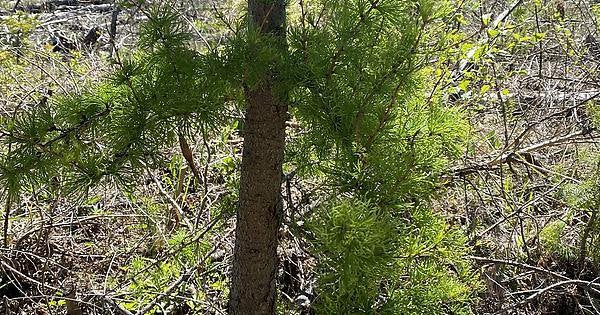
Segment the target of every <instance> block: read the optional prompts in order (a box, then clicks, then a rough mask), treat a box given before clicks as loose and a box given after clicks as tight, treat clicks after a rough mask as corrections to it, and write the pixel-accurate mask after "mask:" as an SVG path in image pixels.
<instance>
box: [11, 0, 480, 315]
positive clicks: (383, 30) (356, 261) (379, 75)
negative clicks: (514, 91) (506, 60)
mask: <svg viewBox="0 0 600 315" xmlns="http://www.w3.org/2000/svg"><path fill="white" fill-rule="evenodd" d="M446 4H447V3H446V2H444V1H434V0H416V1H412V0H411V1H409V0H351V1H348V0H300V1H299V2H298V3H297V4H296V5H292V4H290V3H286V2H285V1H283V0H249V1H248V18H247V21H246V23H243V24H242V25H240V26H239V28H238V29H237V30H236V32H235V34H233V35H232V36H231V38H229V41H227V42H226V43H224V44H223V46H221V47H217V48H214V49H210V50H207V51H196V50H193V49H191V48H190V45H189V41H190V38H191V37H190V35H189V33H188V30H187V28H186V24H185V23H183V22H182V20H181V19H180V17H179V15H178V14H177V12H175V11H174V10H172V9H170V8H169V6H168V5H159V6H156V7H154V8H153V9H152V10H151V12H149V14H148V17H149V19H148V22H147V23H145V24H144V25H143V27H142V30H141V32H140V39H139V45H138V46H139V49H138V50H137V51H135V52H133V53H131V54H130V55H128V56H118V55H117V57H116V60H115V63H116V70H115V71H114V72H113V73H112V74H111V75H110V76H108V77H107V78H106V80H104V81H103V83H102V84H100V85H98V86H89V87H87V88H86V89H84V90H83V91H73V92H72V93H70V94H63V95H57V96H54V97H52V98H51V100H50V101H49V102H47V103H46V104H40V105H39V106H34V107H32V108H30V109H29V110H26V111H22V112H19V113H18V114H17V115H15V116H14V117H12V118H10V119H7V120H6V121H4V126H3V129H4V130H5V131H4V134H5V137H4V138H5V142H4V145H5V148H6V150H5V151H3V152H2V156H1V160H0V181H1V183H2V186H3V187H6V189H5V191H6V193H5V196H6V198H7V200H8V202H9V203H12V202H15V201H16V200H18V198H19V196H20V194H22V193H23V192H24V191H26V190H29V189H32V188H34V187H41V186H43V185H44V184H45V183H49V182H53V181H59V182H60V183H61V193H62V194H64V195H67V196H77V195H82V194H84V193H85V192H86V190H87V189H88V188H89V187H92V186H94V185H98V184H99V183H102V182H107V181H112V182H115V183H118V184H120V185H121V186H122V187H127V186H129V185H132V184H135V177H136V175H137V174H139V173H140V172H142V171H144V170H145V169H147V168H155V167H159V166H160V165H161V163H163V161H162V155H161V152H162V150H163V149H165V148H168V147H171V146H173V145H174V143H176V142H177V141H179V142H182V139H189V138H190V137H191V135H192V134H194V131H196V130H201V131H202V134H203V135H207V134H209V133H210V132H211V131H214V130H218V129H219V128H221V127H222V126H223V125H225V124H227V123H228V122H229V118H228V115H227V112H228V111H229V110H231V108H232V107H235V108H238V109H242V110H244V111H245V113H246V114H245V120H244V121H245V123H244V129H243V136H244V149H243V157H242V158H243V161H242V167H241V179H240V195H239V209H238V213H237V225H236V246H235V254H234V263H233V274H232V278H231V296H230V305H229V312H230V313H232V314H273V313H274V312H275V304H276V303H275V301H276V290H275V288H276V287H275V283H276V273H277V252H276V250H277V242H278V240H277V231H278V229H279V227H280V221H281V211H282V201H281V197H280V189H281V181H282V175H283V173H282V165H283V164H284V162H285V163H286V164H287V165H286V167H290V168H291V169H294V170H295V171H294V172H295V173H296V174H297V175H298V176H302V177H303V178H304V179H307V180H310V181H311V182H317V183H320V184H321V185H324V187H327V188H326V189H322V190H321V191H320V192H319V193H320V194H321V195H322V199H323V200H325V201H324V202H322V204H320V205H318V206H317V207H316V208H315V209H313V210H314V213H315V214H314V215H313V216H312V217H311V218H310V224H309V227H310V229H311V230H310V231H308V232H306V233H307V237H308V238H309V239H310V240H311V242H312V244H313V245H314V248H313V250H314V256H315V257H317V258H318V259H319V268H318V275H319V285H320V286H319V291H318V293H319V296H318V298H317V303H316V307H317V310H318V311H319V312H320V313H325V314H349V313H385V314H388V313H402V314H407V313H418V312H425V311H428V313H431V314H434V313H443V312H445V311H446V310H447V308H450V309H452V310H453V311H456V312H462V311H465V309H467V308H468V307H467V306H466V303H467V301H468V298H469V294H470V289H469V284H470V283H469V281H468V278H469V274H468V273H469V268H468V265H467V264H466V263H465V261H464V259H463V256H464V252H465V249H464V246H462V243H463V240H462V238H461V236H460V234H459V233H457V232H456V231H454V230H452V229H451V228H449V227H447V225H446V224H445V223H444V221H443V220H441V219H440V218H439V217H437V216H436V215H435V214H433V213H432V211H431V209H430V206H429V201H430V199H431V198H432V197H433V196H434V195H435V191H436V189H437V188H438V178H439V175H440V174H441V172H442V171H443V169H444V167H445V165H446V163H447V161H448V160H449V159H451V158H453V157H455V156H456V155H457V153H458V152H460V147H461V145H462V144H463V143H464V139H465V134H466V130H467V128H466V125H465V123H464V121H463V119H462V118H461V115H460V112H459V111H458V110H457V109H454V108H447V107H445V106H444V105H443V104H442V103H441V102H440V96H439V95H437V94H430V95H429V96H428V95H427V87H428V85H429V84H430V83H431V77H432V76H433V75H432V73H433V71H432V70H431V69H428V63H429V62H430V61H431V60H432V58H433V56H434V54H435V53H436V52H437V51H439V50H440V49H442V48H443V45H444V38H443V36H442V35H443V22H444V18H445V17H446V16H447V15H448V12H449V8H448V7H447V6H446ZM286 10H287V11H288V12H287V14H286ZM286 17H289V22H288V24H286V22H285V20H286ZM290 117H292V119H293V120H295V121H297V122H298V123H299V124H300V125H301V126H302V128H303V133H302V134H293V135H291V137H290V139H289V141H288V144H287V146H286V140H285V123H286V121H287V120H289V119H290ZM284 151H285V152H286V154H285V157H284ZM6 215H8V213H7V214H6ZM5 222H8V221H5ZM448 266H452V268H449V267H448ZM450 269H454V271H452V270H450ZM452 273H455V274H454V275H453V274H452ZM449 274H450V275H449ZM407 279H408V280H407Z"/></svg>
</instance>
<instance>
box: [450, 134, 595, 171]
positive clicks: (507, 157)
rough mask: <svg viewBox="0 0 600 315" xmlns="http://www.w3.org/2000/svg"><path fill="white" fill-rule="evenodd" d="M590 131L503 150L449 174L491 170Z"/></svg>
mask: <svg viewBox="0 0 600 315" xmlns="http://www.w3.org/2000/svg"><path fill="white" fill-rule="evenodd" d="M590 132H591V131H590V130H579V131H576V132H573V133H570V134H567V135H564V136H559V137H556V138H552V139H548V140H546V141H542V142H539V143H536V144H533V145H530V146H527V147H525V148H522V149H519V150H509V151H506V150H504V151H502V152H500V153H498V154H496V157H495V158H491V159H488V160H487V161H485V162H481V163H473V164H471V165H469V166H466V167H461V168H456V169H453V170H451V171H450V174H452V176H464V175H468V174H471V173H476V172H478V171H481V170H492V169H494V168H495V167H497V166H500V165H501V164H504V163H507V162H510V161H513V160H515V159H518V158H519V157H522V156H528V155H530V154H531V153H534V152H536V151H539V150H541V149H545V148H549V147H554V146H558V145H562V144H565V143H570V142H572V141H576V140H579V139H580V137H583V136H586V135H589V134H590Z"/></svg>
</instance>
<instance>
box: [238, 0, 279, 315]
mask: <svg viewBox="0 0 600 315" xmlns="http://www.w3.org/2000/svg"><path fill="white" fill-rule="evenodd" d="M248 13H249V19H250V21H249V22H250V28H251V31H256V30H258V31H259V32H260V33H262V34H263V35H264V34H268V35H269V36H273V37H272V38H275V39H276V40H277V41H278V42H280V43H281V49H282V53H283V52H284V51H283V50H284V49H285V1H284V0H249V1H248ZM275 77H276V73H275V72H274V73H270V74H267V75H265V77H264V78H263V80H262V81H261V83H259V84H258V85H257V86H255V87H251V88H249V89H247V91H246V103H247V104H246V106H247V108H246V117H245V128H244V149H243V153H242V170H241V178H240V197H239V198H240V199H239V209H238V213H237V225H236V238H235V250H234V261H233V274H232V280H231V281H232V283H231V293H230V298H229V313H230V314H242V315H255V314H256V315H259V314H274V313H275V297H276V287H275V282H276V274H277V232H278V229H279V222H280V212H281V197H280V192H281V174H282V163H283V154H284V149H285V121H286V120H287V116H288V114H287V103H286V100H285V97H282V96H280V95H279V96H278V95H276V93H275V91H274V86H273V84H274V82H275V81H276V80H277V79H276V78H275Z"/></svg>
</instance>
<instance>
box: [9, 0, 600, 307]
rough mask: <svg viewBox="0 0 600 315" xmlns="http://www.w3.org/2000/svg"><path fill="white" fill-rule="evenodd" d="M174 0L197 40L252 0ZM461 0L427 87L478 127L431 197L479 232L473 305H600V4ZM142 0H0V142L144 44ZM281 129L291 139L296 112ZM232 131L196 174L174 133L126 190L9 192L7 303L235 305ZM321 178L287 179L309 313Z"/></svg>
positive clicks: (196, 146) (299, 290)
mask: <svg viewBox="0 0 600 315" xmlns="http://www.w3.org/2000/svg"><path fill="white" fill-rule="evenodd" d="M172 5H173V7H175V8H177V9H178V10H179V12H180V13H181V15H182V16H183V17H184V18H185V20H186V21H187V23H188V26H189V28H190V30H192V34H193V37H194V40H195V42H196V43H197V45H198V46H201V45H202V43H203V42H205V41H209V42H218V41H220V40H223V39H224V38H226V37H227V36H228V33H229V32H231V25H233V24H235V23H234V22H235V20H236V19H237V17H238V16H239V14H240V12H242V11H243V9H244V3H243V2H236V1H202V0H181V1H173V2H172ZM453 9H454V11H453V12H452V13H451V18H450V19H448V23H447V25H446V29H445V31H446V32H448V34H450V35H449V36H448V37H449V39H450V41H451V43H452V44H450V45H447V46H446V48H445V50H443V51H440V52H439V53H438V54H437V56H436V58H435V59H432V60H431V64H432V66H433V67H432V71H431V73H430V76H431V77H432V78H435V80H434V83H435V84H433V85H432V87H431V89H432V91H428V93H431V95H434V94H440V95H442V98H443V101H444V102H445V103H447V104H449V106H457V107H458V108H460V109H461V113H463V114H464V115H465V117H466V118H467V119H468V122H469V125H470V128H469V131H468V133H469V135H468V144H467V145H466V146H465V147H464V152H462V157H461V158H460V159H457V160H455V161H452V163H451V165H450V166H449V167H448V169H447V170H446V171H445V173H444V174H443V176H442V178H441V184H440V185H439V187H438V189H437V191H438V193H437V195H436V196H435V198H434V200H433V208H434V210H435V212H436V213H438V214H440V215H441V216H442V217H443V218H445V220H446V223H444V224H442V225H441V226H442V228H443V229H444V228H448V229H450V227H452V228H457V229H459V230H460V232H461V234H462V235H463V236H464V241H465V243H466V244H467V245H468V247H467V248H468V250H467V251H466V252H465V253H461V255H463V256H464V257H466V258H467V260H468V261H469V262H470V263H471V264H472V266H471V271H472V275H471V280H470V281H472V282H469V283H468V284H467V286H468V287H469V288H470V290H471V291H470V293H469V294H468V295H469V300H468V301H466V303H467V304H468V305H469V306H468V309H469V310H470V311H471V312H472V313H475V314H492V313H497V312H500V313H510V314H600V311H599V310H600V294H599V290H600V281H599V278H600V214H599V213H598V211H600V209H599V207H600V182H599V178H600V168H599V167H600V156H599V155H598V130H597V123H600V112H599V111H598V109H597V99H598V97H599V96H600V76H599V75H600V74H599V72H598V71H599V65H600V42H598V40H600V34H598V31H599V30H600V28H599V27H600V26H599V24H598V19H599V18H600V3H596V1H563V0H533V1H521V0H519V1H516V2H509V1H491V0H464V1H457V0H455V1H453ZM142 11H143V8H142V6H135V5H133V6H125V5H122V4H120V3H113V1H104V0H91V1H76V0H51V1H42V2H39V1H30V0H24V1H0V123H2V126H3V127H0V140H2V139H3V137H4V136H5V135H6V133H5V129H3V128H4V124H5V123H6V122H7V121H9V120H10V117H13V116H14V115H16V114H15V113H17V112H19V111H20V110H23V109H26V108H28V107H33V106H38V105H39V104H43V103H44V102H47V101H48V99H49V98H51V96H52V95H54V94H60V93H61V92H63V91H69V90H77V89H79V88H80V87H81V86H84V85H88V84H90V83H94V82H97V81H99V80H100V79H101V78H102V77H103V76H104V75H106V73H107V72H108V71H109V70H108V69H110V68H111V63H110V58H111V57H112V56H114V55H115V54H116V53H117V51H123V50H127V49H133V47H134V46H135V43H136V40H137V37H138V32H139V25H140V23H141V22H143V21H145V19H146V16H145V15H144V14H143V12H142ZM232 115H233V116H235V115H238V116H239V115H241V114H240V113H232ZM288 129H289V130H290V131H289V134H291V135H292V136H291V137H292V138H293V134H294V133H296V132H297V133H301V132H302V125H298V124H294V123H291V124H290V125H289V126H288ZM238 131H239V127H238V125H237V124H236V123H233V124H231V125H230V126H229V127H228V128H224V129H223V130H221V131H220V133H215V134H212V135H210V136H209V139H208V140H207V141H204V142H203V141H199V142H196V141H190V146H191V151H193V152H194V154H195V159H196V162H197V164H198V165H199V166H200V170H199V171H200V174H199V175H198V176H194V174H193V172H192V171H191V170H190V169H189V168H188V167H187V165H186V162H185V160H184V158H183V157H182V156H181V154H180V152H179V148H178V147H177V146H174V147H173V148H172V150H168V151H165V152H163V155H164V156H165V157H166V159H167V160H168V161H169V163H167V164H166V165H165V167H163V168H162V169H160V170H158V171H157V170H152V171H151V170H148V171H147V172H146V173H145V174H143V176H139V177H137V178H136V181H135V183H134V184H133V185H131V187H130V189H129V192H123V191H122V190H118V189H116V188H115V187H114V186H113V185H110V184H106V185H103V186H100V187H96V188H94V189H92V190H90V191H88V192H87V193H86V194H85V196H84V197H81V199H79V201H78V202H74V201H73V200H68V199H64V198H55V197H53V195H52V194H48V193H45V192H39V191H27V192H24V193H23V194H22V195H21V198H20V200H19V202H18V203H17V204H13V205H12V206H10V208H9V206H7V207H3V213H4V215H3V224H2V225H3V226H4V229H3V231H2V232H3V233H2V235H3V236H4V245H3V246H1V247H0V276H1V278H0V296H2V298H1V300H0V312H3V313H5V314H62V313H64V312H65V310H72V309H73V308H82V309H83V310H84V312H83V313H84V314H96V313H97V314H110V313H117V314H118V313H121V314H131V313H136V312H140V313H141V314H143V313H145V312H150V311H153V312H155V313H156V314H188V313H198V314H200V313H202V314H224V313H225V309H226V299H227V296H228V284H227V281H228V279H227V275H228V274H229V272H230V261H231V254H232V250H233V238H232V236H233V235H232V233H233V223H234V217H235V204H236V201H237V200H236V198H237V197H236V194H237V192H236V187H237V186H236V185H237V183H236V180H237V170H238V168H239V164H240V157H241V151H240V150H241V145H242V142H241V138H240V136H239V133H238ZM2 149H3V150H5V149H6V148H4V147H2ZM4 153H5V152H0V154H4ZM53 184H54V183H52V182H49V183H46V188H47V189H45V190H44V191H48V190H50V191H51V190H52V187H53ZM0 188H2V187H0ZM320 189H327V188H326V187H318V183H314V182H306V181H303V180H301V179H299V178H297V177H294V176H293V175H292V176H287V177H286V178H285V182H284V185H283V192H282V194H283V197H284V198H283V199H284V201H285V206H284V208H285V215H284V226H283V228H282V230H281V232H280V234H281V235H280V242H281V245H280V250H279V259H280V271H279V275H278V278H279V283H278V288H279V289H280V296H279V301H280V303H279V304H280V305H279V308H280V312H281V313H282V314H309V313H310V312H311V308H310V303H311V302H312V300H313V298H314V294H315V283H316V280H315V274H314V269H315V264H316V262H315V260H314V258H313V256H312V255H311V251H312V250H313V249H312V245H311V244H310V243H307V242H306V241H305V240H304V239H303V238H302V237H300V236H301V234H302V233H303V232H302V226H303V225H304V223H305V222H304V220H306V217H307V216H308V214H309V213H311V211H312V209H313V208H314V207H315V206H316V205H317V204H318V203H319V198H320V197H319V193H318V192H319V190H320ZM7 210H10V212H8V211H7ZM7 213H8V215H7ZM173 213H176V214H175V215H173ZM180 219H181V222H179V220H180ZM178 225H186V226H188V227H189V229H190V230H191V231H193V233H191V234H190V233H186V232H182V231H179V230H178V229H177V228H176V227H177V226H178ZM442 232H443V231H442ZM190 235H193V237H190ZM192 262H193V263H192ZM455 269H456V267H454V266H448V273H452V272H453V270H455ZM192 275H193V276H192ZM454 289H456V290H459V288H456V287H450V286H448V289H447V290H454ZM446 293H448V292H446ZM423 298H424V299H426V298H428V297H427V294H426V293H423ZM74 305H76V306H74ZM446 313H452V312H451V310H450V309H448V310H447V311H446Z"/></svg>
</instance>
